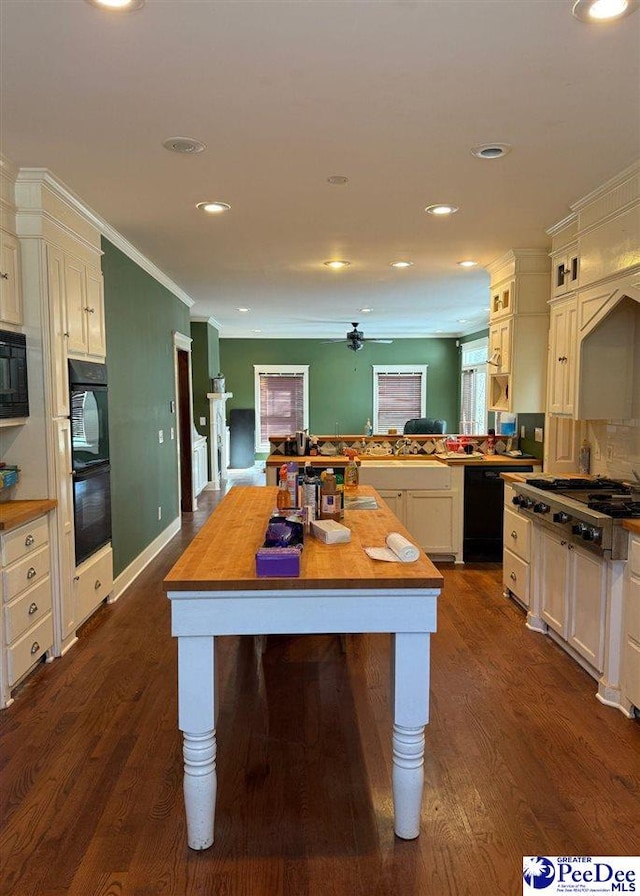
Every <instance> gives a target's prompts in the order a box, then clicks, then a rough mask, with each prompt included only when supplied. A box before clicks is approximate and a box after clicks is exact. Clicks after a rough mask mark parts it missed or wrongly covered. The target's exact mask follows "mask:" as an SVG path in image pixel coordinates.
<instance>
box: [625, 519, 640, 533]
mask: <svg viewBox="0 0 640 896" xmlns="http://www.w3.org/2000/svg"><path fill="white" fill-rule="evenodd" d="M622 528H623V529H627V530H628V531H629V532H631V533H632V534H633V535H640V520H622Z"/></svg>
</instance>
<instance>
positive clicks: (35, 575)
mask: <svg viewBox="0 0 640 896" xmlns="http://www.w3.org/2000/svg"><path fill="white" fill-rule="evenodd" d="M48 575H49V547H48V545H45V546H44V547H41V548H40V550H38V551H36V552H35V553H33V554H28V555H27V556H26V557H23V558H22V560H18V561H17V562H16V563H13V564H12V565H11V566H10V567H9V568H8V569H5V570H4V571H3V577H4V583H3V584H4V588H3V594H4V600H5V602H8V601H10V600H13V598H14V597H17V596H18V595H19V594H20V593H21V592H22V591H24V590H25V588H30V587H31V586H32V585H36V584H37V583H38V582H39V581H40V580H41V579H44V578H45V576H47V577H48Z"/></svg>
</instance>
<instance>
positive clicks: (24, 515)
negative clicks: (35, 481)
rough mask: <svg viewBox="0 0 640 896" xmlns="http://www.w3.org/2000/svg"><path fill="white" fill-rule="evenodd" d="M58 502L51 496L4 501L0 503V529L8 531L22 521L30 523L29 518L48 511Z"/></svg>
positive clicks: (34, 517)
mask: <svg viewBox="0 0 640 896" xmlns="http://www.w3.org/2000/svg"><path fill="white" fill-rule="evenodd" d="M57 505H58V502H57V501H55V500H53V499H52V498H37V499H34V500H31V501H4V502H2V503H0V531H1V532H8V531H9V529H15V528H16V527H17V526H22V524H23V523H30V522H31V520H35V519H37V518H38V517H39V516H42V514H43V513H49V511H51V510H53V509H54V507H57Z"/></svg>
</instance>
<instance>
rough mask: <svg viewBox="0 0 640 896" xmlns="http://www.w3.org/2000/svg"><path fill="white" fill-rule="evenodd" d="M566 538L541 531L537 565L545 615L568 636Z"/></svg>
mask: <svg viewBox="0 0 640 896" xmlns="http://www.w3.org/2000/svg"><path fill="white" fill-rule="evenodd" d="M567 548H568V545H567V543H566V542H565V541H564V540H561V539H559V538H557V537H556V536H555V535H552V534H551V533H548V532H541V533H540V558H539V561H538V563H537V564H536V576H537V577H538V578H537V581H536V588H538V589H539V593H540V605H541V607H542V618H543V619H544V621H545V622H546V623H547V625H549V626H550V627H551V628H552V629H554V630H555V631H557V632H558V634H560V635H562V637H563V638H566V627H567V599H568V595H567V588H568V575H569V551H568V550H567Z"/></svg>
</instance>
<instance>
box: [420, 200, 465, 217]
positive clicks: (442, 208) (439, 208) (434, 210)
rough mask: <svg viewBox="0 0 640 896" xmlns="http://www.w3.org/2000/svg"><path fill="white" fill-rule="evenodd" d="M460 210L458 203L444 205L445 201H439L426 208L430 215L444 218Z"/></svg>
mask: <svg viewBox="0 0 640 896" xmlns="http://www.w3.org/2000/svg"><path fill="white" fill-rule="evenodd" d="M457 211H458V207H457V206H456V205H444V204H443V203H438V204H437V205H428V206H427V207H426V208H425V212H427V214H429V215H437V216H438V217H440V218H444V217H446V216H447V215H455V213H456V212H457Z"/></svg>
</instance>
